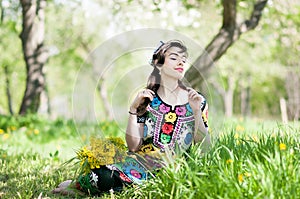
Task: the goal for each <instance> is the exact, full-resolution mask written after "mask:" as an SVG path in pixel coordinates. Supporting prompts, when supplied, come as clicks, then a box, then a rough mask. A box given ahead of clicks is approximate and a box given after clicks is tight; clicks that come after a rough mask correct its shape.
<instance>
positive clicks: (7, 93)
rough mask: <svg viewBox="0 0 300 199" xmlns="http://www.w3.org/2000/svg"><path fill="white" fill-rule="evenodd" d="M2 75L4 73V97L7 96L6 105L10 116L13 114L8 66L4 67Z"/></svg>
mask: <svg viewBox="0 0 300 199" xmlns="http://www.w3.org/2000/svg"><path fill="white" fill-rule="evenodd" d="M4 73H5V90H6V96H7V104H8V110H9V113H10V114H11V115H13V114H14V111H13V108H12V99H11V92H10V79H9V71H8V66H4Z"/></svg>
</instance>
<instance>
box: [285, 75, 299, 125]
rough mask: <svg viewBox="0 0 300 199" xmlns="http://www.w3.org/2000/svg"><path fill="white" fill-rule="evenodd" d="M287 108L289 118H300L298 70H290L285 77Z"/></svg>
mask: <svg viewBox="0 0 300 199" xmlns="http://www.w3.org/2000/svg"><path fill="white" fill-rule="evenodd" d="M286 91H287V95H288V101H287V109H288V118H289V119H290V120H295V121H296V120H299V119H300V72H297V71H296V70H293V69H292V70H291V71H289V72H288V74H287V77H286Z"/></svg>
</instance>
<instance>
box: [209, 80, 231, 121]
mask: <svg viewBox="0 0 300 199" xmlns="http://www.w3.org/2000/svg"><path fill="white" fill-rule="evenodd" d="M210 83H211V84H212V86H213V87H214V88H215V89H216V91H217V92H218V93H219V94H220V95H221V96H222V98H223V102H224V112H225V117H232V115H233V94H234V90H235V79H234V77H233V76H229V77H228V79H227V85H228V88H227V89H226V90H225V88H224V87H222V86H220V85H219V84H218V83H217V82H215V81H212V82H210Z"/></svg>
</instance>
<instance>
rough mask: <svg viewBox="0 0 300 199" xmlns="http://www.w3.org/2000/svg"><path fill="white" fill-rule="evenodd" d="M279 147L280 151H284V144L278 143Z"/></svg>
mask: <svg viewBox="0 0 300 199" xmlns="http://www.w3.org/2000/svg"><path fill="white" fill-rule="evenodd" d="M279 149H280V151H285V150H286V144H284V143H280V144H279Z"/></svg>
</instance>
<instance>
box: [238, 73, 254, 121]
mask: <svg viewBox="0 0 300 199" xmlns="http://www.w3.org/2000/svg"><path fill="white" fill-rule="evenodd" d="M245 80H246V81H247V82H246V83H245V84H243V83H240V89H241V114H242V115H243V116H244V117H248V116H251V104H250V99H251V87H250V85H251V77H250V76H248V77H245Z"/></svg>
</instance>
